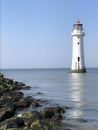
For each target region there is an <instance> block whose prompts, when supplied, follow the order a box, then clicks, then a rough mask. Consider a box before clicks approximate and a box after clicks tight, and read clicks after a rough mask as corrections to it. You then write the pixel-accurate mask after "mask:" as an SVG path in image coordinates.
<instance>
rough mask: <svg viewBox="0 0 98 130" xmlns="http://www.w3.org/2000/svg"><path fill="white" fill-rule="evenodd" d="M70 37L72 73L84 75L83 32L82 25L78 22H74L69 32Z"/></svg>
mask: <svg viewBox="0 0 98 130" xmlns="http://www.w3.org/2000/svg"><path fill="white" fill-rule="evenodd" d="M71 35H72V44H73V48H72V66H71V72H72V73H85V72H86V68H85V61H84V46H83V37H84V36H85V32H84V30H83V25H82V24H81V23H80V21H79V20H78V21H76V23H75V24H74V25H73V29H72V32H71Z"/></svg>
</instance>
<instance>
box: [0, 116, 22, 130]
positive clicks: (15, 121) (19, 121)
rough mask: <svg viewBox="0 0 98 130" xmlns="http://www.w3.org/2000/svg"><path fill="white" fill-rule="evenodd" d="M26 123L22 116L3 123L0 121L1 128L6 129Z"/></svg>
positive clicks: (1, 129) (0, 129)
mask: <svg viewBox="0 0 98 130" xmlns="http://www.w3.org/2000/svg"><path fill="white" fill-rule="evenodd" d="M23 125H24V121H23V119H22V118H16V117H14V118H9V119H7V120H5V121H3V122H2V123H0V130H6V129H11V128H20V127H22V126H23Z"/></svg>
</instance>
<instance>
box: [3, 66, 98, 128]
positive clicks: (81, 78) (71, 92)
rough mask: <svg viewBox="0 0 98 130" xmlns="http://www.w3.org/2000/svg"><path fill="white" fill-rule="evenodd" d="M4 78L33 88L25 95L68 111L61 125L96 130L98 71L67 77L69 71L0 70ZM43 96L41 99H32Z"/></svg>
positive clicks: (97, 123)
mask: <svg viewBox="0 0 98 130" xmlns="http://www.w3.org/2000/svg"><path fill="white" fill-rule="evenodd" d="M2 72H3V73H4V74H5V76H6V77H8V78H12V79H14V80H18V81H22V82H24V83H26V84H27V85H30V86H31V87H32V88H31V90H29V91H24V94H25V96H27V95H32V96H35V98H42V99H47V100H50V101H51V105H52V104H60V105H63V106H64V105H66V106H69V107H71V109H70V110H68V111H67V112H66V115H65V116H67V119H68V120H67V121H66V119H64V120H63V123H64V125H68V128H72V130H98V69H88V70H87V73H84V74H77V73H70V70H68V69H17V70H15V69H13V70H2ZM37 92H42V93H43V94H42V95H35V94H36V93H37ZM62 130H63V128H62Z"/></svg>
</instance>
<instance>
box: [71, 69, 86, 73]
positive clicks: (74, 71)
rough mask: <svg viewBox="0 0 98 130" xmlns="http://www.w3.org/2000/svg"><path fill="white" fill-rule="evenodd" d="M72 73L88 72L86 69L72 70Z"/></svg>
mask: <svg viewBox="0 0 98 130" xmlns="http://www.w3.org/2000/svg"><path fill="white" fill-rule="evenodd" d="M71 73H86V69H79V70H71Z"/></svg>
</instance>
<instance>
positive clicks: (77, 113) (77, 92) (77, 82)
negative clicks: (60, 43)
mask: <svg viewBox="0 0 98 130" xmlns="http://www.w3.org/2000/svg"><path fill="white" fill-rule="evenodd" d="M83 75H84V74H80V73H72V74H71V81H72V82H71V95H70V97H71V99H72V101H73V103H74V108H75V109H73V110H72V111H71V117H73V118H81V116H82V115H83V112H82V110H81V108H82V106H83V104H84V102H83Z"/></svg>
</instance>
